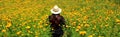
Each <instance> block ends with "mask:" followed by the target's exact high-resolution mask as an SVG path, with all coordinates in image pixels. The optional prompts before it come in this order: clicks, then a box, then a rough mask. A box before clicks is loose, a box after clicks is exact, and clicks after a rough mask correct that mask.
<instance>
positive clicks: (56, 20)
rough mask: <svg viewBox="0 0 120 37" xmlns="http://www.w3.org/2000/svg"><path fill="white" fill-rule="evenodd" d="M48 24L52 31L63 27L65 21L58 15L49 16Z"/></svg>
mask: <svg viewBox="0 0 120 37" xmlns="http://www.w3.org/2000/svg"><path fill="white" fill-rule="evenodd" d="M49 22H50V23H51V25H50V26H51V27H52V28H53V29H59V28H61V26H62V25H65V19H64V18H63V16H61V15H60V14H52V15H50V16H49Z"/></svg>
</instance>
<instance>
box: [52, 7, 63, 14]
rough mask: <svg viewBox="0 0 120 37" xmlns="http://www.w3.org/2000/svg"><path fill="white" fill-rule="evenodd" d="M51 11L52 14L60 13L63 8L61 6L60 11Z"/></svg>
mask: <svg viewBox="0 0 120 37" xmlns="http://www.w3.org/2000/svg"><path fill="white" fill-rule="evenodd" d="M50 11H51V13H52V14H60V13H61V11H62V10H61V9H60V8H59V11H57V12H55V11H53V9H51V10H50Z"/></svg>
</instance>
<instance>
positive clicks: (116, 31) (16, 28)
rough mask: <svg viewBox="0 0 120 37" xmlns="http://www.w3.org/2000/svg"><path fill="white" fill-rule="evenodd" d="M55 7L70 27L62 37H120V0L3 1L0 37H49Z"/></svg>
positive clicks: (0, 6)
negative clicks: (49, 17)
mask: <svg viewBox="0 0 120 37" xmlns="http://www.w3.org/2000/svg"><path fill="white" fill-rule="evenodd" d="M54 5H58V6H59V7H60V8H61V9H62V12H61V15H62V16H64V18H65V20H66V25H67V26H68V27H67V28H63V30H64V32H65V33H64V35H63V37H120V3H119V0H118V1H117V0H114V1H113V0H76V1H75V0H29V1H27V0H0V37H50V36H51V33H50V29H51V28H50V24H48V23H49V22H48V20H47V18H48V16H49V15H51V12H50V9H51V8H52V7H53V6H54ZM78 27H80V28H78ZM77 29H78V30H77ZM76 30H77V31H76Z"/></svg>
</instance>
